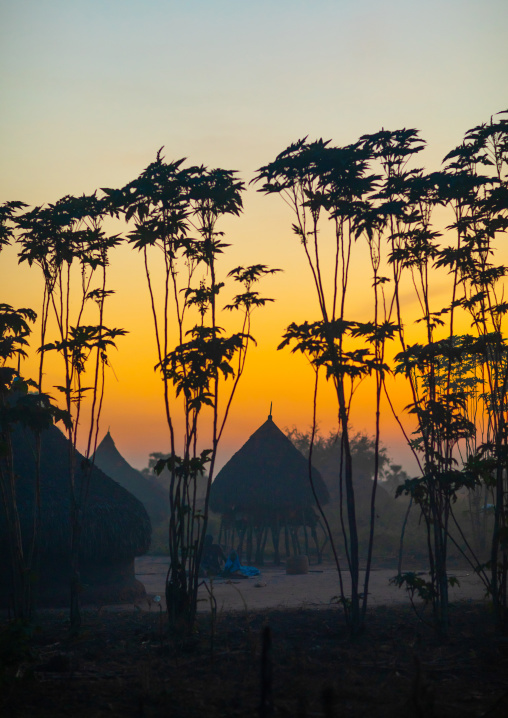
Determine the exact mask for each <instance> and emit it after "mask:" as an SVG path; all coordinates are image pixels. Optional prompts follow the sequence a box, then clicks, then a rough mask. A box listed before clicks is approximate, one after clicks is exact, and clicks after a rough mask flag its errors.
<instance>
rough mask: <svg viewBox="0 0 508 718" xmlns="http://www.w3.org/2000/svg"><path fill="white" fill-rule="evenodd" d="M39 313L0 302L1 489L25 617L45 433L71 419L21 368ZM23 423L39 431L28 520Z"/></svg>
mask: <svg viewBox="0 0 508 718" xmlns="http://www.w3.org/2000/svg"><path fill="white" fill-rule="evenodd" d="M35 319H36V314H35V312H34V311H33V310H31V309H26V308H24V309H13V308H12V307H11V306H10V305H8V304H0V495H1V501H2V508H3V512H2V513H3V522H4V524H5V530H6V536H7V546H8V551H9V557H8V558H9V564H10V565H9V568H10V573H11V593H10V606H11V608H12V610H13V614H14V618H15V619H18V620H21V621H30V620H31V618H32V613H33V609H34V599H35V595H34V594H35V589H36V586H37V580H36V579H37V565H38V557H39V547H40V523H41V515H40V510H41V506H40V455H41V434H42V432H43V431H44V430H45V429H47V428H48V427H50V426H51V425H52V424H53V422H54V421H60V420H63V421H65V422H66V423H68V417H67V414H66V413H65V412H63V411H61V410H59V409H58V408H57V407H56V406H54V405H53V404H52V402H51V400H50V398H49V396H48V395H47V394H41V393H40V392H38V391H37V392H34V391H33V388H34V387H35V386H36V384H35V382H33V381H31V380H25V379H23V378H22V377H21V375H20V373H19V369H17V368H16V366H18V367H19V365H20V361H21V359H22V358H24V357H26V352H25V347H26V346H27V344H28V337H29V335H30V331H31V329H30V323H33V322H34V321H35ZM13 365H14V366H13ZM30 389H32V391H30ZM21 429H23V430H27V431H30V432H32V433H33V435H34V437H35V476H34V482H33V487H34V500H33V507H34V508H33V515H32V516H31V520H30V521H28V520H27V521H25V522H23V521H22V519H21V515H20V507H19V504H18V495H17V488H16V486H17V481H16V471H15V465H14V455H13V447H12V432H13V431H15V430H21Z"/></svg>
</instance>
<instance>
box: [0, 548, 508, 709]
mask: <svg viewBox="0 0 508 718" xmlns="http://www.w3.org/2000/svg"><path fill="white" fill-rule="evenodd" d="M164 564H165V560H161V559H153V558H146V559H142V560H141V561H140V562H138V566H137V571H138V577H139V578H140V579H141V580H143V582H144V583H145V585H146V587H147V591H148V595H149V596H154V595H161V596H163V594H164V591H163V587H164V574H165V571H164ZM311 569H312V570H313V571H322V573H309V574H306V575H303V576H286V574H285V573H284V572H283V570H282V569H275V568H267V569H264V570H263V571H262V575H261V576H260V577H256V578H253V579H243V580H241V581H238V582H236V581H233V582H232V583H226V582H221V581H215V582H214V584H213V589H212V590H213V594H214V597H215V598H216V600H217V604H218V612H217V615H216V620H212V615H211V614H210V612H209V601H208V596H209V594H208V592H207V591H206V589H205V588H204V587H203V589H202V590H203V591H204V593H203V595H202V597H203V598H205V599H207V600H204V601H202V602H200V608H201V612H200V616H199V621H198V626H197V629H196V632H195V634H194V635H193V636H192V637H191V638H188V639H185V640H183V639H182V640H179V641H177V640H174V639H172V640H168V638H167V631H166V625H165V614H164V611H163V610H161V608H159V604H157V603H154V602H150V601H147V602H146V605H141V606H138V607H136V606H123V607H121V608H122V610H107V609H105V608H104V607H97V606H95V607H89V608H88V609H87V610H86V611H85V612H84V625H83V631H82V633H81V635H80V637H79V638H78V639H76V640H73V641H70V640H68V638H67V635H68V634H67V629H68V625H67V612H65V611H46V612H41V613H40V615H39V620H38V624H39V629H38V631H36V633H35V635H34V637H33V643H32V645H31V647H30V646H29V644H28V643H27V644H26V647H27V652H26V655H24V656H23V655H20V651H19V648H20V647H23V642H22V640H21V642H20V640H18V641H17V642H16V643H15V644H13V642H12V641H11V644H9V641H8V640H7V638H8V636H7V634H6V633H5V628H4V629H3V632H2V633H1V634H0V639H2V641H1V643H0V650H2V652H3V659H4V666H5V668H4V671H3V673H2V672H1V671H0V676H1V677H0V680H1V681H2V684H1V690H0V715H1V716H6V717H8V718H11V717H12V718H18V717H19V718H29V717H30V718H32V717H33V716H41V718H46V717H47V718H57V717H59V716H76V717H77V718H81V717H83V718H85V717H86V718H95V717H97V718H99V717H102V716H104V717H106V716H108V717H111V716H119V717H123V716H125V717H130V716H132V718H152V717H153V718H155V717H156V716H157V717H159V716H173V717H177V718H178V717H182V718H184V717H185V718H187V717H188V718H193V717H194V716H206V718H215V717H216V716H221V717H228V716H232V717H233V716H246V717H247V716H260V715H261V716H268V715H273V716H295V717H296V716H300V717H302V718H304V717H305V716H309V717H310V716H326V717H329V716H336V717H337V718H339V716H351V717H352V718H355V717H356V716H358V717H360V716H369V717H376V716H380V717H385V716H390V717H391V716H395V717H398V716H400V717H401V718H405V717H406V716H407V717H408V718H412V716H424V717H425V718H430V717H431V716H435V717H436V718H440V717H442V718H448V717H450V718H451V717H452V716H453V718H456V717H457V716H465V717H468V716H471V717H472V716H475V717H478V718H479V717H480V716H485V717H487V716H488V718H501V716H503V718H504V716H506V714H507V712H506V706H507V705H508V694H507V689H508V686H507V675H508V643H507V641H506V639H503V638H502V637H500V636H497V635H496V633H495V630H494V627H493V622H492V617H491V615H490V614H489V612H488V606H487V605H486V604H485V603H484V602H482V601H479V600H477V599H478V598H480V597H481V595H482V592H481V589H479V588H478V586H477V585H476V584H475V582H474V581H472V580H470V579H472V577H471V576H466V575H465V574H466V573H467V572H465V571H462V572H461V571H457V572H456V573H457V575H458V577H459V580H461V577H462V580H461V590H462V591H463V593H462V594H461V595H456V596H454V598H453V603H452V608H451V615H450V635H449V638H448V640H447V641H442V640H439V639H438V637H437V636H436V635H435V633H434V632H433V630H432V629H431V628H430V627H429V626H427V625H426V623H425V622H422V621H420V620H418V619H417V618H416V616H415V614H414V612H413V611H412V610H411V608H410V607H409V606H408V603H407V599H406V597H405V596H404V593H403V592H400V591H398V590H397V589H394V588H393V587H390V586H387V582H386V580H385V579H386V577H387V575H392V574H393V571H387V572H385V571H375V572H374V573H373V583H372V595H371V599H372V600H371V609H370V610H369V614H368V619H367V629H366V631H365V633H364V634H363V635H362V636H360V637H359V638H357V639H355V640H351V639H350V638H348V635H347V632H346V629H345V625H344V618H343V613H342V610H341V609H340V608H339V607H338V606H337V605H336V604H335V603H334V602H332V603H330V599H331V598H332V597H333V596H334V595H336V594H337V576H336V574H335V573H334V571H333V570H332V568H331V567H330V566H324V567H318V566H313V567H311ZM425 616H426V612H425V613H424V621H425ZM267 626H268V627H269V630H270V636H271V649H270V650H269V651H268V652H267V653H266V656H265V657H266V660H265V664H264V665H265V668H264V674H265V680H264V681H262V680H261V665H262V650H261V645H262V636H263V635H265V639H266V633H264V632H265V631H266V627H267ZM9 646H10V649H11V650H10V652H9ZM14 648H16V650H14ZM263 696H264V698H263Z"/></svg>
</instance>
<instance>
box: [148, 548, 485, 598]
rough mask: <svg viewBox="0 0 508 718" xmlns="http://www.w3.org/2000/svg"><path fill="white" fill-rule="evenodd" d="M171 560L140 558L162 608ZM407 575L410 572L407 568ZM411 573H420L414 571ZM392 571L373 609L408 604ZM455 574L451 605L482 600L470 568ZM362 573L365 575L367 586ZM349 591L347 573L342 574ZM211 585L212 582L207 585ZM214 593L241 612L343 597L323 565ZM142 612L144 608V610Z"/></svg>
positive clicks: (266, 571) (269, 573)
mask: <svg viewBox="0 0 508 718" xmlns="http://www.w3.org/2000/svg"><path fill="white" fill-rule="evenodd" d="M167 566H168V559H167V558H166V557H162V556H142V557H141V558H138V559H136V568H135V570H136V578H137V579H138V580H139V581H141V583H143V584H144V585H145V588H146V592H147V595H148V597H149V598H152V597H153V596H160V597H161V600H162V604H163V607H165V604H164V584H165V579H166V572H167ZM408 570H409V569H408ZM410 570H417V569H414V568H411V569H410ZM395 573H396V571H395V570H394V569H374V570H373V571H372V572H371V576H370V581H369V604H370V605H371V606H392V605H406V604H407V603H408V598H407V595H406V593H405V591H404V590H401V589H399V588H396V587H395V586H393V585H390V583H389V580H390V578H391V577H392V576H394V575H395ZM450 573H451V574H453V573H454V575H455V576H456V577H457V579H458V581H459V584H460V585H459V586H454V587H453V588H451V589H450V600H452V601H459V600H466V601H479V600H482V599H483V596H484V593H485V591H484V590H483V586H482V584H481V581H480V580H479V579H478V576H477V575H476V574H475V573H474V572H472V571H468V570H466V569H457V570H456V571H455V572H453V571H451V572H450ZM364 575H365V574H364V573H362V574H361V580H362V581H363V578H364ZM344 581H345V585H346V587H348V586H349V584H350V581H349V574H345V575H344ZM207 583H208V585H210V582H209V581H207ZM212 587H213V594H214V596H215V599H216V601H217V609H218V611H239V610H244V609H245V607H247V609H248V610H251V611H259V610H264V609H284V608H325V607H328V606H329V605H330V602H331V601H333V598H334V597H335V596H337V594H338V593H339V582H338V577H337V570H336V568H335V565H332V564H331V563H325V564H322V565H311V566H310V567H309V573H307V574H302V575H296V576H292V575H287V574H286V570H285V567H284V566H279V567H274V566H272V565H267V566H265V567H262V568H261V575H260V576H256V577H254V578H248V579H234V580H233V581H231V580H224V579H220V578H217V579H214V580H213V582H212ZM199 598H200V603H199V610H202V611H207V610H210V600H209V593H208V591H207V590H206V588H205V587H201V588H200V591H199ZM142 608H143V609H144V608H145V607H144V606H142Z"/></svg>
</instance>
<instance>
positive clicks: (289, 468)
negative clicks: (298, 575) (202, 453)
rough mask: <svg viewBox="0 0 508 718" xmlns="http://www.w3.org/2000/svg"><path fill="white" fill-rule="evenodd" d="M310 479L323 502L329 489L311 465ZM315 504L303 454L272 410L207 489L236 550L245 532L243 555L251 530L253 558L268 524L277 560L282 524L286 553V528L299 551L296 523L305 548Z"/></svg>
mask: <svg viewBox="0 0 508 718" xmlns="http://www.w3.org/2000/svg"><path fill="white" fill-rule="evenodd" d="M312 479H313V484H314V488H315V491H316V494H317V497H318V499H319V502H320V503H321V505H325V504H327V503H328V501H329V499H330V497H329V493H328V489H327V487H326V485H325V483H324V481H323V479H322V478H321V475H320V473H319V472H318V471H317V470H316V469H314V468H312ZM315 505H316V500H315V497H314V494H313V492H312V488H311V484H310V481H309V464H308V460H307V459H305V458H304V456H303V455H302V454H301V453H300V452H299V451H298V449H296V448H295V446H294V445H293V444H292V443H291V441H290V440H289V439H288V438H287V436H286V435H285V434H283V432H282V431H281V430H280V429H279V428H278V427H277V426H276V424H275V423H274V421H273V420H272V416H271V415H270V416H269V417H268V419H267V421H265V423H264V424H263V425H262V426H260V427H259V429H257V431H255V432H254V433H253V434H252V436H251V437H250V438H249V440H248V441H247V442H246V443H245V444H244V445H243V446H242V448H241V449H240V450H239V451H237V452H236V454H234V455H233V456H232V457H231V459H230V460H229V461H228V463H227V464H226V465H225V466H224V467H223V468H222V469H221V471H220V472H219V473H218V474H217V477H216V478H215V481H214V482H213V484H212V487H211V492H210V508H211V509H212V511H215V512H217V513H219V514H222V519H223V526H224V528H225V531H226V532H227V530H228V529H231V530H232V531H233V534H234V531H235V530H236V531H237V532H238V534H239V536H240V543H239V550H240V552H241V550H242V546H243V537H244V536H245V535H246V538H247V560H250V559H251V554H252V540H253V539H252V534H253V532H254V534H256V540H257V548H256V559H255V560H256V562H258V563H263V554H264V547H265V544H266V540H267V534H268V530H269V529H270V530H271V533H272V540H273V545H274V556H275V561H276V563H278V561H279V549H278V545H279V533H280V531H281V530H283V529H284V530H285V535H286V554H289V551H290V548H289V540H288V530H289V531H290V533H291V538H292V542H293V550H294V552H295V553H300V548H299V543H298V530H299V528H300V527H303V529H304V532H305V544H306V549H307V551H308V542H307V533H306V527H307V526H309V527H311V530H312V532H313V533H312V535H313V537H314V538H315V528H316V523H317V517H316V514H315V512H314V510H313V506H315ZM315 540H316V539H315ZM231 541H232V539H231Z"/></svg>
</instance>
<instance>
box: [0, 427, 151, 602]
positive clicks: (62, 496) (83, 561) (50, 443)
mask: <svg viewBox="0 0 508 718" xmlns="http://www.w3.org/2000/svg"><path fill="white" fill-rule="evenodd" d="M12 438H13V454H14V471H15V474H16V476H17V499H18V507H19V512H20V517H21V524H22V530H23V535H24V536H28V535H29V534H30V527H31V521H32V517H33V510H34V486H35V443H34V438H33V435H32V434H31V433H30V432H28V431H23V430H22V429H17V430H16V431H15V432H14V433H13V435H12ZM83 462H84V457H83V456H82V455H81V454H79V453H77V455H76V479H75V480H76V486H78V487H79V486H80V485H81V482H82V481H83V480H84V477H85V472H84V469H83ZM40 475H41V528H40V568H39V581H38V597H39V601H38V602H39V605H44V604H52V605H59V604H61V605H66V604H67V602H68V594H69V591H68V581H69V556H70V550H69V546H70V518H69V516H70V489H69V444H68V440H67V439H66V437H65V436H64V435H63V434H62V432H61V431H60V430H59V429H57V428H56V427H52V428H51V429H49V430H48V431H45V432H44V433H43V435H42V451H41V471H40ZM150 537H151V525H150V519H149V517H148V514H147V512H146V510H145V508H144V506H143V505H142V504H141V503H140V502H139V501H138V500H137V499H136V498H135V497H134V496H132V494H130V493H129V492H128V491H126V489H124V488H123V487H122V486H120V485H119V484H117V483H116V482H115V481H113V480H112V479H110V478H109V477H108V476H106V475H105V474H104V473H103V472H102V471H101V470H100V469H98V468H97V467H94V468H93V470H92V474H91V477H90V483H89V490H88V501H87V505H86V510H85V512H84V517H83V530H82V536H81V551H80V565H81V580H82V584H83V593H82V601H83V602H85V603H86V601H101V602H103V603H117V602H120V601H130V600H131V599H133V598H135V597H137V596H140V595H142V594H143V593H144V587H143V586H142V584H140V583H139V582H138V581H136V580H135V576H134V558H135V557H136V556H141V555H142V554H144V553H146V551H147V550H148V548H149V546H150ZM6 542H7V537H6V526H5V517H4V509H3V506H2V505H1V502H0V549H1V550H2V555H3V556H7V543H6ZM2 583H3V584H4V586H5V582H2ZM7 592H8V588H7ZM2 593H3V599H4V601H5V595H6V592H5V591H2ZM0 600H1V597H0Z"/></svg>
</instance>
